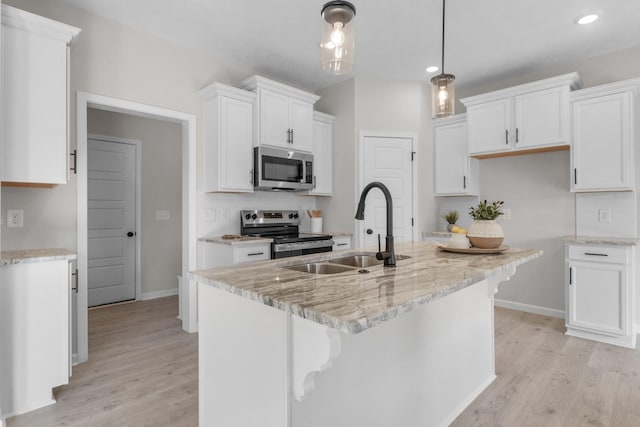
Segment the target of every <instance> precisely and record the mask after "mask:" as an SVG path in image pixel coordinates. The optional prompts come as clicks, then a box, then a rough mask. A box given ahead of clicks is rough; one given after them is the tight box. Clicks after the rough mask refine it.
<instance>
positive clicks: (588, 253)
mask: <svg viewBox="0 0 640 427" xmlns="http://www.w3.org/2000/svg"><path fill="white" fill-rule="evenodd" d="M584 254H585V255H591V256H609V254H597V253H595V252H585V253H584Z"/></svg>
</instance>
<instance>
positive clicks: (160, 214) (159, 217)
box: [156, 211, 171, 221]
mask: <svg viewBox="0 0 640 427" xmlns="http://www.w3.org/2000/svg"><path fill="white" fill-rule="evenodd" d="M170 219H171V212H169V211H156V221H169V220H170Z"/></svg>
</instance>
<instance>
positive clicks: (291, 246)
mask: <svg viewBox="0 0 640 427" xmlns="http://www.w3.org/2000/svg"><path fill="white" fill-rule="evenodd" d="M332 246H333V240H332V239H327V240H312V241H310V242H294V243H279V244H274V245H273V251H274V252H284V251H295V250H300V249H315V248H330V247H332Z"/></svg>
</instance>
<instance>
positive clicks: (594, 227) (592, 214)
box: [576, 191, 637, 237]
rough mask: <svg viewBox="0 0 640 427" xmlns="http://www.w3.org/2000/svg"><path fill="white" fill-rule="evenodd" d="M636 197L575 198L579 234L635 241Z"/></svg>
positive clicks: (629, 194) (616, 194) (628, 194)
mask: <svg viewBox="0 0 640 427" xmlns="http://www.w3.org/2000/svg"><path fill="white" fill-rule="evenodd" d="M636 223H637V222H636V194H635V192H632V191H621V192H606V193H580V194H576V234H577V235H578V236H596V237H635V236H636V235H637V226H636Z"/></svg>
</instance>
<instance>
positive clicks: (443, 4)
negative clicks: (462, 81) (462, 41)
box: [441, 0, 447, 74]
mask: <svg viewBox="0 0 640 427" xmlns="http://www.w3.org/2000/svg"><path fill="white" fill-rule="evenodd" d="M446 1H447V0H442V73H441V74H444V16H445V13H444V10H445V3H446Z"/></svg>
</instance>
